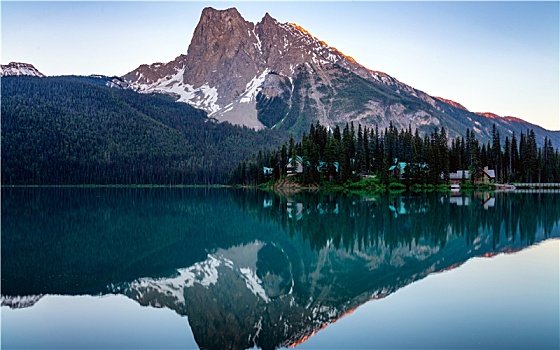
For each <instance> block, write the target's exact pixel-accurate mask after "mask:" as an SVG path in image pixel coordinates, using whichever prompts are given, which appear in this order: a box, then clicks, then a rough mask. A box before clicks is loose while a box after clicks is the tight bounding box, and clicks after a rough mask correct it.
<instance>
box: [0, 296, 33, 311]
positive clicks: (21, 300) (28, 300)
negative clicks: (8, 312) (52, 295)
mask: <svg viewBox="0 0 560 350" xmlns="http://www.w3.org/2000/svg"><path fill="white" fill-rule="evenodd" d="M42 297H43V295H25V296H4V295H2V296H0V305H1V306H7V307H9V308H10V309H23V308H26V307H31V306H33V305H35V304H36V303H37V302H38V301H39V300H41V298H42Z"/></svg>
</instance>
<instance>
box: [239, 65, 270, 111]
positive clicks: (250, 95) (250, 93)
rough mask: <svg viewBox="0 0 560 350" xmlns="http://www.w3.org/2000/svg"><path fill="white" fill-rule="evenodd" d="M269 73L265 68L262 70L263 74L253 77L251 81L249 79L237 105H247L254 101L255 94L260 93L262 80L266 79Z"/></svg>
mask: <svg viewBox="0 0 560 350" xmlns="http://www.w3.org/2000/svg"><path fill="white" fill-rule="evenodd" d="M269 72H270V70H269V69H268V68H267V69H265V70H264V72H262V74H261V75H259V76H255V77H254V78H253V79H251V81H250V82H248V83H247V86H246V87H245V91H244V92H243V94H242V95H241V96H242V97H241V99H240V100H239V103H249V102H251V101H253V100H254V99H255V97H256V96H257V93H258V92H259V91H260V89H259V88H260V87H261V85H262V83H263V82H264V79H265V78H266V75H267V74H268V73H269Z"/></svg>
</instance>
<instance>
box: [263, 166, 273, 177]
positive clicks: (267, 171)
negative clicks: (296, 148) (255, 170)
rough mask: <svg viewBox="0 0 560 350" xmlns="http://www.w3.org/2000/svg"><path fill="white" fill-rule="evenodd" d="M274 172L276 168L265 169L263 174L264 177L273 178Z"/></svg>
mask: <svg viewBox="0 0 560 350" xmlns="http://www.w3.org/2000/svg"><path fill="white" fill-rule="evenodd" d="M273 172H274V168H269V167H265V166H264V167H263V174H264V176H272V173H273Z"/></svg>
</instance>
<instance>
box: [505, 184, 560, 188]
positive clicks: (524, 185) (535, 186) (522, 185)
mask: <svg viewBox="0 0 560 350" xmlns="http://www.w3.org/2000/svg"><path fill="white" fill-rule="evenodd" d="M513 185H514V186H515V188H516V189H559V190H560V183H518V184H517V183H514V184H513Z"/></svg>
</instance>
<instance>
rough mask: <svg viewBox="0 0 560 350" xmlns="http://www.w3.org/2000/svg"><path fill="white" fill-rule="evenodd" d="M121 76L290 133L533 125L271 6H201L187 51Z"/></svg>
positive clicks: (487, 130) (482, 130)
mask: <svg viewBox="0 0 560 350" xmlns="http://www.w3.org/2000/svg"><path fill="white" fill-rule="evenodd" d="M123 79H124V80H125V81H126V83H128V84H130V86H131V88H133V89H135V90H137V91H139V92H143V93H152V92H157V93H168V94H173V95H175V96H177V99H178V101H181V102H186V103H190V104H192V105H194V106H195V107H198V108H201V109H203V110H205V111H206V112H208V114H209V116H210V117H211V118H215V119H216V120H218V121H221V122H223V121H228V122H230V123H232V124H238V125H245V126H248V127H251V128H254V129H262V128H266V127H268V128H272V127H275V128H279V129H285V130H289V131H291V132H292V133H294V134H301V133H302V132H304V131H306V130H307V128H308V127H309V124H311V123H315V122H316V121H319V122H321V123H322V124H324V125H328V126H330V127H334V126H335V125H340V126H344V124H346V123H349V122H355V123H361V124H362V125H364V126H368V127H374V126H378V127H379V128H381V129H383V128H385V127H388V126H389V124H390V123H392V124H393V125H395V126H397V127H398V128H408V127H409V125H410V126H412V128H413V129H414V128H418V129H419V130H420V132H421V133H429V132H432V131H433V130H434V128H435V127H445V128H446V130H447V134H448V135H449V136H450V137H455V136H459V135H464V134H465V133H466V130H467V128H469V129H471V130H473V131H474V132H475V133H476V134H477V138H478V139H479V140H481V141H483V142H486V141H488V140H489V139H491V134H492V124H494V123H495V124H496V125H497V127H498V131H500V134H501V135H509V134H511V133H512V132H513V131H515V132H517V133H519V130H525V129H526V128H527V123H523V122H521V121H519V120H512V119H506V118H488V116H486V115H478V114H475V113H471V112H469V111H468V110H466V109H465V108H464V107H463V106H462V105H461V104H459V103H457V102H453V101H450V100H447V99H444V98H439V97H437V98H436V97H432V96H429V95H428V94H426V93H424V92H422V91H419V90H417V89H414V88H413V87H411V86H408V85H406V84H404V83H402V82H400V81H398V80H396V79H395V78H393V77H391V76H389V75H387V74H385V73H382V72H378V71H374V70H370V69H368V68H366V67H364V66H362V65H360V64H359V63H358V62H356V61H355V60H354V59H353V58H352V57H350V56H346V55H344V54H343V53H341V52H340V51H338V50H337V49H336V48H333V47H331V46H329V45H327V44H326V43H325V42H323V41H321V40H319V39H318V38H316V37H314V36H313V35H312V34H311V33H309V32H307V31H306V30H305V29H303V28H302V27H300V26H298V25H296V24H294V23H279V22H278V21H277V20H275V19H274V18H272V17H271V16H270V15H269V14H268V13H267V14H265V16H264V17H263V18H262V20H261V21H260V22H258V23H256V24H255V23H251V22H248V21H246V20H245V19H244V18H243V17H242V16H241V15H240V14H239V12H238V11H237V10H236V9H235V8H230V9H227V10H215V9H213V8H206V9H204V10H203V12H202V14H201V17H200V21H199V23H198V25H197V26H196V28H195V30H194V33H193V37H192V41H191V43H190V45H189V47H188V50H187V54H186V55H180V56H178V57H177V58H176V59H175V60H173V61H171V62H169V63H156V64H152V65H142V66H140V67H138V68H137V69H135V70H134V71H132V72H130V73H128V74H126V75H125V76H123ZM529 126H531V127H534V128H535V129H537V130H536V131H537V134H539V133H542V137H539V139H544V136H548V137H549V138H553V139H554V142H555V144H556V145H560V132H547V131H546V130H544V129H542V128H539V127H537V126H533V125H529ZM541 131H542V132H541Z"/></svg>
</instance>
